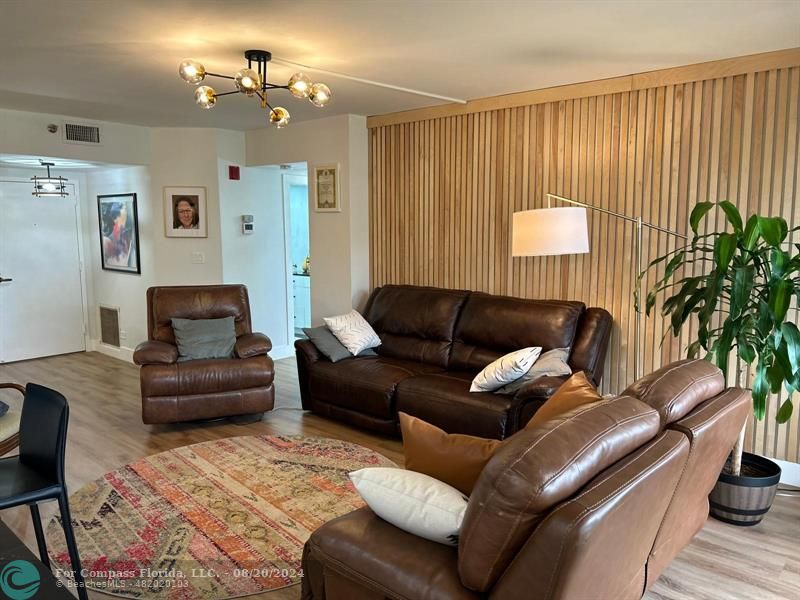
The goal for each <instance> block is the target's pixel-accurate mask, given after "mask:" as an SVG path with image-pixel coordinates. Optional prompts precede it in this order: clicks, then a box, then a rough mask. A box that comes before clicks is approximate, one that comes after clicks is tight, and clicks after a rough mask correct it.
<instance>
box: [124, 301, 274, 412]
mask: <svg viewBox="0 0 800 600" xmlns="http://www.w3.org/2000/svg"><path fill="white" fill-rule="evenodd" d="M173 317H178V318H183V319H220V318H224V317H234V324H235V328H236V346H235V347H234V354H235V356H234V357H233V358H230V359H205V360H189V361H183V362H181V361H179V360H178V348H177V346H176V345H175V334H174V332H173V331H172V318H173ZM147 335H148V338H149V339H148V341H146V342H142V343H141V344H139V345H138V346H137V348H136V351H135V352H134V354H133V361H134V362H135V363H136V364H137V365H141V367H142V368H141V372H140V379H141V386H142V421H144V422H145V423H176V422H179V421H195V420H201V419H212V418H217V417H229V416H235V415H245V414H253V413H261V412H264V411H267V410H272V407H273V405H274V402H275V388H274V386H273V383H272V381H273V379H274V377H275V366H274V365H273V363H272V359H271V358H270V357H269V356H268V355H267V353H268V352H269V351H270V350H271V349H272V342H271V341H270V340H269V338H268V337H267V336H266V335H264V334H263V333H253V331H252V328H251V324H250V300H249V298H248V295H247V288H246V287H245V286H243V285H194V286H164V287H151V288H149V289H148V290H147Z"/></svg>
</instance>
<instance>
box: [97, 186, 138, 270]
mask: <svg viewBox="0 0 800 600" xmlns="http://www.w3.org/2000/svg"><path fill="white" fill-rule="evenodd" d="M97 219H98V223H99V228H100V261H101V266H102V267H103V268H104V269H105V270H107V271H122V272H123V273H135V274H137V275H139V274H141V272H142V267H141V262H140V260H139V214H138V212H137V208H136V194H110V195H106V196H98V197H97Z"/></svg>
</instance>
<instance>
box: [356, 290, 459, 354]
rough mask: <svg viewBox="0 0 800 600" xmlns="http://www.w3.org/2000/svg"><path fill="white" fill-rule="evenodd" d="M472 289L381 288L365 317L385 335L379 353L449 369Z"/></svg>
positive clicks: (373, 297) (372, 299) (369, 305)
mask: <svg viewBox="0 0 800 600" xmlns="http://www.w3.org/2000/svg"><path fill="white" fill-rule="evenodd" d="M468 295H469V292H465V291H461V290H444V289H438V288H426V287H416V286H403V285H387V286H383V287H380V288H377V289H376V290H375V291H373V293H372V296H371V297H370V299H369V301H368V303H367V307H366V310H365V314H364V316H365V317H366V319H367V321H369V323H370V324H371V325H372V327H373V328H374V329H375V331H377V332H378V334H379V335H380V337H381V346H380V349H379V350H378V353H379V354H381V355H383V356H390V357H393V358H400V359H404V360H413V361H418V362H424V363H428V364H432V365H436V366H438V367H441V368H446V367H447V363H448V360H449V357H450V348H451V345H452V342H453V331H454V329H455V326H456V321H457V319H458V315H459V312H460V310H461V307H462V306H463V304H464V301H465V299H466V298H467V296H468Z"/></svg>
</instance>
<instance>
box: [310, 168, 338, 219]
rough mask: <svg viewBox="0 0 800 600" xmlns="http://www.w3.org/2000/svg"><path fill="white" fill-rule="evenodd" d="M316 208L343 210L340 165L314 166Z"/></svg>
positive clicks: (317, 210) (327, 210) (318, 209)
mask: <svg viewBox="0 0 800 600" xmlns="http://www.w3.org/2000/svg"><path fill="white" fill-rule="evenodd" d="M314 210H315V211H316V212H341V210H342V206H341V203H340V198H339V165H321V166H319V167H314Z"/></svg>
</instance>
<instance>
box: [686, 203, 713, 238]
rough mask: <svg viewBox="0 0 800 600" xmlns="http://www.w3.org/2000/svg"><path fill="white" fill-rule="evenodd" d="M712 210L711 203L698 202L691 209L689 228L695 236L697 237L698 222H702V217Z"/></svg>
mask: <svg viewBox="0 0 800 600" xmlns="http://www.w3.org/2000/svg"><path fill="white" fill-rule="evenodd" d="M712 208H714V203H713V202H698V203H697V204H696V205H695V207H694V208H693V209H692V214H691V215H689V226H690V227H691V228H692V231H693V232H694V234H695V235H697V228H698V227H699V225H700V221H702V220H703V217H705V216H706V215H707V214H708V211H710V210H711V209H712Z"/></svg>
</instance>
